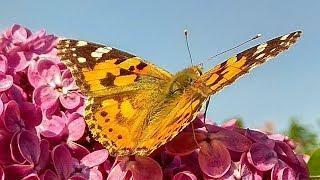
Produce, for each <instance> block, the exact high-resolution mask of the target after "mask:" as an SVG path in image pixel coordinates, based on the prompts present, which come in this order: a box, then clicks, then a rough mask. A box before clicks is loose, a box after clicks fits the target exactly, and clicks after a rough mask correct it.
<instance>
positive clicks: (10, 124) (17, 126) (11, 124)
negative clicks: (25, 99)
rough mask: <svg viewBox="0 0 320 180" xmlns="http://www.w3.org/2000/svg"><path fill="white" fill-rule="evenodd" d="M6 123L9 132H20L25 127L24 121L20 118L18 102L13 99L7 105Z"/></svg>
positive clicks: (5, 111)
mask: <svg viewBox="0 0 320 180" xmlns="http://www.w3.org/2000/svg"><path fill="white" fill-rule="evenodd" d="M4 125H5V127H6V129H7V130H8V131H9V132H13V133H14V132H18V131H20V130H21V128H23V127H24V122H23V121H22V120H21V118H20V110H19V106H18V104H17V103H16V102H15V101H13V100H11V101H9V102H8V103H7V104H6V105H5V109H4Z"/></svg>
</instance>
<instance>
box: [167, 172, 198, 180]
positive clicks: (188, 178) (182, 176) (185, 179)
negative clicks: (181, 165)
mask: <svg viewBox="0 0 320 180" xmlns="http://www.w3.org/2000/svg"><path fill="white" fill-rule="evenodd" d="M172 180H197V177H196V176H195V175H194V174H192V173H191V172H190V171H182V172H179V173H177V174H176V175H174V176H173V178H172Z"/></svg>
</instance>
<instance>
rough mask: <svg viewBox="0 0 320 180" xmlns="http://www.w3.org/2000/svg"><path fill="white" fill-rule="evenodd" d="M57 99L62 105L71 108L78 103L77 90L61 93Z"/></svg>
mask: <svg viewBox="0 0 320 180" xmlns="http://www.w3.org/2000/svg"><path fill="white" fill-rule="evenodd" d="M59 99H60V102H61V104H62V106H63V107H65V108H67V109H73V108H75V107H77V106H78V105H79V104H80V95H79V94H78V93H77V92H68V93H67V94H61V95H60V97H59Z"/></svg>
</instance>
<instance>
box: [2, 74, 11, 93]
mask: <svg viewBox="0 0 320 180" xmlns="http://www.w3.org/2000/svg"><path fill="white" fill-rule="evenodd" d="M0 84H1V86H0V92H1V91H6V90H8V89H9V88H10V87H11V86H12V85H13V78H12V76H10V75H6V74H4V73H2V72H0Z"/></svg>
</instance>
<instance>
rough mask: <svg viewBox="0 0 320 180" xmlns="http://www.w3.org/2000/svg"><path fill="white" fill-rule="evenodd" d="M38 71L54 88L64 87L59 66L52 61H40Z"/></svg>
mask: <svg viewBox="0 0 320 180" xmlns="http://www.w3.org/2000/svg"><path fill="white" fill-rule="evenodd" d="M37 69H38V71H39V74H40V76H41V77H43V78H44V79H45V80H46V81H47V83H48V84H50V85H51V86H52V87H55V86H56V85H59V86H61V85H62V79H61V73H60V69H59V66H57V65H56V64H54V62H52V61H50V60H41V61H38V66H37Z"/></svg>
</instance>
